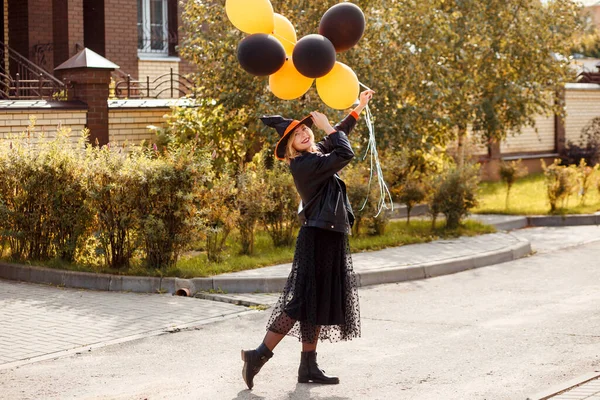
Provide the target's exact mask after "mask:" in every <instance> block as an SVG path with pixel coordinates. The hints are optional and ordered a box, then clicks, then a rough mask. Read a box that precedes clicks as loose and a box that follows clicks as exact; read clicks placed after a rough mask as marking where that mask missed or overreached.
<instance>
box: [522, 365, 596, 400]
mask: <svg viewBox="0 0 600 400" xmlns="http://www.w3.org/2000/svg"><path fill="white" fill-rule="evenodd" d="M599 377H600V371H594V372H590V373H588V374H585V375H581V376H579V377H577V378H575V379H571V380H570V381H567V382H563V383H561V384H558V385H556V386H552V387H550V388H548V389H546V390H544V391H543V392H540V393H536V394H534V395H532V396H527V400H547V399H551V398H552V397H554V396H558V395H560V394H562V393H565V392H568V391H569V390H571V389H574V388H576V387H578V386H582V385H584V384H586V383H587V382H590V381H593V380H594V379H597V378H599Z"/></svg>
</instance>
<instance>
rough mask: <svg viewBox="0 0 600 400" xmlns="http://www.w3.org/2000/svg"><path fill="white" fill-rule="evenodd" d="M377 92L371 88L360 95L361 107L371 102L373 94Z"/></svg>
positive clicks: (359, 103)
mask: <svg viewBox="0 0 600 400" xmlns="http://www.w3.org/2000/svg"><path fill="white" fill-rule="evenodd" d="M374 94H375V91H373V90H371V89H369V90H365V91H363V92H362V93H361V94H360V96H358V98H359V102H358V105H359V107H360V106H362V108H365V107H366V105H367V104H369V101H370V100H371V99H372V98H373V95H374ZM361 111H362V109H361Z"/></svg>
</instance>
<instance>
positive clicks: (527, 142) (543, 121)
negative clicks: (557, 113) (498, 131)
mask: <svg viewBox="0 0 600 400" xmlns="http://www.w3.org/2000/svg"><path fill="white" fill-rule="evenodd" d="M535 122H536V127H537V133H536V131H535V128H532V127H525V128H523V130H522V133H521V134H517V135H514V136H513V135H509V136H508V137H507V138H506V140H505V141H503V142H502V144H501V146H500V151H501V152H502V154H510V153H527V152H549V153H551V152H554V150H555V147H556V146H555V140H554V115H552V116H549V117H545V116H539V117H537V118H536V121H535Z"/></svg>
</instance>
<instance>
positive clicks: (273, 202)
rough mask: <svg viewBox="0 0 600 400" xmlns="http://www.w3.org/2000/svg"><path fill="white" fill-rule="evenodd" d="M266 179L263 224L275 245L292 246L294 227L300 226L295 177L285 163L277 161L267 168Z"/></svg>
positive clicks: (298, 200)
mask: <svg viewBox="0 0 600 400" xmlns="http://www.w3.org/2000/svg"><path fill="white" fill-rule="evenodd" d="M264 180H265V184H266V193H265V195H266V198H265V203H264V209H263V212H262V217H261V219H262V224H263V226H264V228H265V230H266V231H267V232H268V233H269V236H271V239H272V240H273V244H274V245H275V246H278V247H279V246H291V245H292V244H293V243H294V229H295V228H297V227H298V205H299V202H300V198H299V196H298V193H297V192H296V185H295V184H294V178H293V177H292V174H291V173H290V171H289V167H288V166H287V165H286V164H285V163H283V162H275V163H273V166H272V168H271V169H266V170H265V174H264Z"/></svg>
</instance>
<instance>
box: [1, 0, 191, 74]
mask: <svg viewBox="0 0 600 400" xmlns="http://www.w3.org/2000/svg"><path fill="white" fill-rule="evenodd" d="M2 1H3V7H2V10H1V12H2V15H1V17H0V21H2V29H0V41H1V42H2V43H4V44H5V47H6V46H8V47H9V48H10V49H11V50H12V51H15V52H17V53H18V54H20V55H22V56H23V57H24V58H26V59H28V60H29V61H31V62H32V63H33V64H35V65H37V66H39V67H41V68H43V69H44V70H46V71H48V72H50V73H53V71H54V68H55V67H56V66H58V65H60V64H61V63H63V62H64V61H66V60H67V59H69V58H70V57H71V56H73V55H74V54H76V53H77V52H78V51H79V50H81V49H83V48H84V47H87V48H89V49H91V50H93V51H94V52H96V53H98V54H100V55H101V56H104V57H106V58H107V59H109V60H110V61H112V62H114V63H116V64H118V65H119V66H120V72H119V75H120V76H126V75H127V74H129V75H131V77H132V78H133V79H138V78H140V79H146V76H150V78H151V79H154V78H155V77H156V76H158V75H161V74H165V73H168V72H169V71H170V70H171V68H172V69H173V71H174V72H175V73H180V74H182V75H185V74H187V73H189V72H192V71H193V67H192V66H191V65H190V64H188V63H186V62H184V61H182V60H181V59H180V58H179V56H178V53H177V45H178V43H179V38H180V37H181V35H180V26H181V12H182V5H181V2H180V1H178V0H2ZM134 21H136V23H134ZM6 53H7V52H6V51H5V57H3V60H1V62H2V65H1V66H2V67H3V68H5V67H6V64H10V65H9V72H11V73H12V75H13V76H14V74H15V72H16V68H17V66H16V65H15V64H16V63H15V62H12V63H11V62H10V60H8V58H7V57H6Z"/></svg>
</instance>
